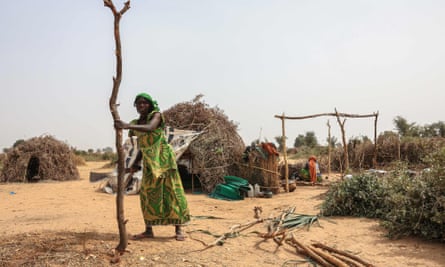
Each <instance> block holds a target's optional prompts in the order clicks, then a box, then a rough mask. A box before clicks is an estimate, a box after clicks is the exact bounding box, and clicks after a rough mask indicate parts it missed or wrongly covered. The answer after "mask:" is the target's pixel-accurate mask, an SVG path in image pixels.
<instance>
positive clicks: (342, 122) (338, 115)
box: [275, 109, 379, 192]
mask: <svg viewBox="0 0 445 267" xmlns="http://www.w3.org/2000/svg"><path fill="white" fill-rule="evenodd" d="M322 116H334V117H336V118H337V122H338V124H339V126H340V130H341V134H342V143H343V151H344V161H345V168H344V169H345V170H347V169H349V155H348V144H347V143H346V135H345V122H346V118H371V117H374V155H373V165H374V167H375V166H376V165H377V151H378V147H377V120H378V117H379V112H378V111H377V112H374V113H372V114H364V115H360V114H347V113H339V112H338V111H337V109H335V112H334V113H320V114H314V115H307V116H298V117H290V116H285V115H284V113H283V115H275V118H278V119H281V131H282V138H281V140H282V142H283V143H282V147H283V157H284V165H285V179H286V192H289V166H288V163H287V151H286V150H287V149H286V127H285V120H304V119H312V118H317V117H322ZM340 118H344V119H343V120H340ZM328 127H329V137H330V129H331V126H330V124H329V122H328ZM328 146H329V147H330V144H328ZM329 165H330V159H329ZM329 172H330V170H329Z"/></svg>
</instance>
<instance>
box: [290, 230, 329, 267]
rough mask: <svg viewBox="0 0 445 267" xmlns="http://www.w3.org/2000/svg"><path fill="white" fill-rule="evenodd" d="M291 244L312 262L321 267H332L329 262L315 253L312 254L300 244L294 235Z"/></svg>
mask: <svg viewBox="0 0 445 267" xmlns="http://www.w3.org/2000/svg"><path fill="white" fill-rule="evenodd" d="M291 242H292V243H294V244H295V245H297V246H298V247H299V248H300V249H301V250H302V251H303V252H304V253H303V254H304V255H306V256H308V257H310V258H312V259H313V260H314V261H316V262H318V263H319V264H320V265H321V266H323V267H329V266H332V265H331V264H330V263H329V262H327V261H326V260H325V259H323V258H322V257H320V256H319V255H318V254H317V253H315V252H313V251H312V250H311V249H309V248H308V247H306V246H305V245H303V244H301V243H300V242H299V241H298V240H297V238H296V237H295V235H294V234H292V239H291Z"/></svg>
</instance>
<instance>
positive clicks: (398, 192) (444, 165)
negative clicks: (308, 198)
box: [321, 148, 445, 242]
mask: <svg viewBox="0 0 445 267" xmlns="http://www.w3.org/2000/svg"><path fill="white" fill-rule="evenodd" d="M424 163H425V164H427V165H428V166H429V168H428V169H425V170H423V171H422V172H421V173H420V174H418V175H417V176H414V177H412V176H411V175H409V172H408V171H407V167H406V164H403V163H400V164H399V166H398V167H397V168H396V169H395V170H394V171H391V172H389V173H388V174H387V175H386V176H384V177H380V178H379V177H377V176H373V175H366V174H361V175H357V176H353V178H351V179H344V180H342V181H340V182H338V183H337V184H333V185H332V186H331V187H330V188H329V190H328V192H327V193H326V198H325V201H324V202H323V203H322V207H321V214H323V215H324V216H330V215H342V216H360V217H362V216H363V217H368V218H379V219H381V220H382V225H383V226H384V227H385V228H386V229H387V230H388V236H389V237H393V238H397V237H401V236H419V237H422V238H424V239H429V240H437V241H441V242H444V241H445V149H444V148H442V149H440V150H438V151H436V152H434V153H432V154H430V155H428V156H426V157H425V158H424Z"/></svg>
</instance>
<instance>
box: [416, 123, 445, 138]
mask: <svg viewBox="0 0 445 267" xmlns="http://www.w3.org/2000/svg"><path fill="white" fill-rule="evenodd" d="M421 136H422V137H445V123H444V122H443V121H439V122H436V123H433V124H430V125H425V126H424V127H423V131H422V133H421Z"/></svg>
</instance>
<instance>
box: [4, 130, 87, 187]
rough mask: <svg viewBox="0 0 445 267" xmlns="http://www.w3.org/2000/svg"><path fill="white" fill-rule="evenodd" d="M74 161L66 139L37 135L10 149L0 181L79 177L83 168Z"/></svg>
mask: <svg viewBox="0 0 445 267" xmlns="http://www.w3.org/2000/svg"><path fill="white" fill-rule="evenodd" d="M74 162H75V161H74V154H73V153H72V151H71V150H70V148H69V147H68V145H66V144H65V143H63V142H60V141H58V140H56V139H55V138H53V137H51V136H43V137H34V138H31V139H29V140H28V141H25V142H23V143H21V144H20V145H18V146H16V147H15V148H14V149H12V150H10V151H9V152H8V153H7V155H6V161H5V162H4V166H3V169H2V173H1V176H0V182H35V181H39V180H58V181H65V180H76V179H79V172H78V170H77V168H76V165H75V164H74Z"/></svg>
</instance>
